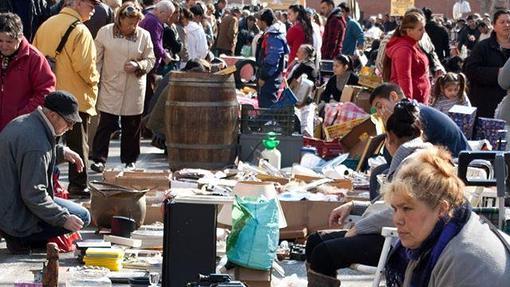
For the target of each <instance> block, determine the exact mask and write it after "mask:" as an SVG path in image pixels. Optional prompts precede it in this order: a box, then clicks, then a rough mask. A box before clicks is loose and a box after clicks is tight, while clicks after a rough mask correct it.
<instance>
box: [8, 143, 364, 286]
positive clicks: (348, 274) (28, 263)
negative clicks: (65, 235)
mask: <svg viewBox="0 0 510 287" xmlns="http://www.w3.org/2000/svg"><path fill="white" fill-rule="evenodd" d="M123 167H124V166H123V164H121V162H120V142H119V141H118V140H112V142H111V144H110V150H109V158H108V162H107V163H106V168H119V169H122V168H123ZM136 167H137V168H143V169H149V170H150V169H168V163H167V160H166V156H165V155H164V153H163V151H162V150H160V149H158V148H155V147H153V146H151V145H150V141H149V140H142V145H141V155H140V157H139V160H138V162H137V163H136ZM59 168H60V169H61V176H60V180H61V181H62V183H63V184H64V186H66V185H67V164H61V165H60V166H59ZM87 168H88V171H89V180H101V179H102V176H101V174H98V173H95V172H94V171H91V170H90V166H88V167H87ZM94 231H95V230H94V229H93V228H87V229H85V230H84V231H82V232H81V233H82V237H84V238H97V235H96V234H95V233H94ZM45 255H46V254H45V253H34V254H32V255H11V254H9V253H8V252H7V249H6V246H5V241H2V242H0V286H13V285H14V283H16V282H32V280H33V278H34V275H33V272H32V270H41V268H42V265H43V262H44V261H45ZM78 264H79V263H78V261H77V259H76V256H75V255H74V254H73V253H65V254H61V255H60V266H61V267H62V268H61V276H60V277H59V282H61V284H64V282H65V278H66V277H67V275H68V273H67V272H66V270H67V268H68V267H72V266H77V265H78ZM280 265H281V266H282V267H283V269H284V270H285V275H284V277H282V276H280V275H279V274H274V275H275V276H276V278H277V279H276V281H279V282H280V283H281V282H282V281H285V282H290V281H293V282H294V284H293V285H286V286H295V287H299V286H306V270H305V267H304V263H303V262H302V261H292V260H286V261H282V262H280ZM294 274H295V275H294ZM338 278H339V279H340V280H341V281H342V286H347V287H361V286H371V282H372V280H373V275H370V274H364V273H361V272H358V271H355V270H351V269H341V270H340V271H339V273H338ZM62 286H64V285H62ZM114 286H128V285H114Z"/></svg>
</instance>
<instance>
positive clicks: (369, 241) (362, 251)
mask: <svg viewBox="0 0 510 287" xmlns="http://www.w3.org/2000/svg"><path fill="white" fill-rule="evenodd" d="M421 127H422V125H421V121H420V118H419V111H418V107H417V106H416V104H414V102H410V101H408V100H403V101H401V102H399V103H397V104H396V105H395V108H394V112H393V114H392V115H391V116H390V117H389V118H388V121H387V123H386V130H387V138H386V147H387V149H388V151H389V153H390V154H391V156H392V158H393V159H392V161H391V164H390V168H389V173H388V177H387V178H388V180H389V181H391V180H392V177H393V175H394V174H396V173H397V172H398V170H399V168H400V166H401V164H402V162H404V160H407V158H409V156H411V155H412V154H413V153H414V152H415V151H417V150H420V149H423V148H428V147H431V146H432V145H431V144H430V143H425V142H424V141H423V138H422V134H423V132H422V128H421ZM349 214H353V215H361V214H363V215H362V219H361V220H360V221H358V222H357V223H356V224H355V225H354V227H352V228H351V229H349V230H348V231H345V230H344V231H338V232H330V233H325V232H317V233H314V234H312V235H310V236H309V237H308V240H307V243H306V259H307V261H308V263H309V264H310V265H309V267H310V268H309V270H308V286H324V287H327V286H339V285H340V281H339V280H337V278H336V275H337V269H340V268H347V267H349V266H350V265H352V264H355V263H357V264H363V265H370V266H377V262H378V260H379V255H380V254H381V250H382V246H383V242H384V237H382V236H381V229H382V228H383V227H385V226H393V224H392V220H391V216H392V210H391V208H389V207H388V206H386V205H385V204H383V203H382V202H380V203H379V202H378V203H377V204H370V202H366V203H365V202H349V203H346V204H343V205H342V206H340V207H338V208H336V209H334V210H333V211H332V212H331V214H330V216H329V225H330V226H332V227H338V224H339V225H340V227H342V226H343V224H344V222H345V219H346V218H347V217H348V216H349Z"/></svg>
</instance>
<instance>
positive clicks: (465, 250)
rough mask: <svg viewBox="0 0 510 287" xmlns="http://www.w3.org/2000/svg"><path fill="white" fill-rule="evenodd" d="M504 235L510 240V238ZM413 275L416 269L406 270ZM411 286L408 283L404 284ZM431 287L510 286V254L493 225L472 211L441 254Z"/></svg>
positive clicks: (431, 279) (432, 276)
mask: <svg viewBox="0 0 510 287" xmlns="http://www.w3.org/2000/svg"><path fill="white" fill-rule="evenodd" d="M503 236H504V237H505V239H506V241H507V242H510V237H508V236H507V235H506V234H503ZM409 265H414V264H409ZM408 269H410V268H409V267H408ZM408 273H409V276H407V275H408ZM411 274H412V270H406V279H407V278H409V277H410V276H411ZM405 281H407V280H405ZM408 286H409V284H407V285H406V282H404V287H408ZM428 286H429V287H447V286H456V287H459V286H462V287H471V286H472V287H479V286H491V287H504V286H510V253H509V252H508V250H506V249H505V246H504V245H503V243H502V242H501V241H500V239H499V238H498V237H497V236H496V234H494V233H493V232H492V231H491V230H490V229H489V226H488V225H487V224H484V223H481V222H480V217H479V216H478V215H476V214H475V213H472V214H471V218H470V219H469V221H468V222H467V223H466V225H464V227H463V228H462V230H461V231H460V233H459V234H457V236H455V237H454V238H453V239H452V240H451V241H450V242H449V243H448V245H446V247H445V249H444V250H443V252H442V253H441V255H440V256H439V259H438V261H437V264H436V266H435V267H434V269H433V270H432V274H431V277H430V282H429V285H428Z"/></svg>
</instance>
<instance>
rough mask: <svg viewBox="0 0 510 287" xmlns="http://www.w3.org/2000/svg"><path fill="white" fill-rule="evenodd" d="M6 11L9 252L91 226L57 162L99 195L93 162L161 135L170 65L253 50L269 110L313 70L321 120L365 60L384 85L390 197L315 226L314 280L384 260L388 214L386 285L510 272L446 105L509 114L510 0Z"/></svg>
mask: <svg viewBox="0 0 510 287" xmlns="http://www.w3.org/2000/svg"><path fill="white" fill-rule="evenodd" d="M461 2H462V1H461ZM0 12H1V14H0V60H1V67H0V68H1V75H0V80H1V86H2V88H1V90H0V97H1V98H0V159H1V160H2V162H4V163H5V167H4V168H3V169H2V170H0V179H1V181H2V182H3V183H4V184H3V185H2V187H1V188H0V192H1V193H2V194H3V195H4V198H5V200H4V201H2V203H1V204H0V211H1V212H2V214H3V216H2V218H1V219H0V232H1V235H2V236H3V237H4V238H5V239H6V241H7V247H8V248H9V250H10V251H11V252H13V253H17V252H24V251H26V250H27V248H30V246H31V245H32V244H36V243H40V242H41V241H45V240H48V239H49V238H52V237H55V236H59V235H61V234H64V233H67V232H70V231H77V230H80V229H81V228H83V227H84V226H87V225H88V224H89V222H90V215H89V214H88V211H86V210H85V209H83V208H81V207H80V206H77V205H75V204H73V203H72V202H71V201H68V200H64V199H60V198H56V197H54V190H53V180H54V174H55V173H56V172H57V171H56V169H57V168H56V164H57V163H59V162H60V161H61V160H67V161H69V186H68V190H69V192H70V194H71V196H88V189H87V183H88V176H87V167H90V169H91V170H92V171H95V172H102V171H103V170H104V168H105V165H106V163H107V161H108V151H109V144H110V139H111V137H112V135H113V134H115V133H116V132H118V131H120V142H121V155H120V157H121V161H122V163H123V164H125V167H126V168H128V169H130V168H134V167H135V163H136V161H137V158H138V156H139V155H140V138H141V137H142V136H146V134H147V133H150V132H151V131H150V130H147V128H146V127H145V124H144V119H145V118H144V117H145V116H147V115H150V114H151V112H152V110H153V109H157V103H161V97H160V96H159V95H161V94H162V93H163V92H162V91H163V90H165V88H166V87H165V85H166V83H168V81H169V77H170V75H171V74H169V72H170V71H176V70H183V71H202V72H203V71H206V70H210V69H211V65H214V64H215V63H219V65H220V66H222V65H224V62H223V61H222V59H221V58H222V57H229V56H241V57H254V58H255V63H256V72H255V75H254V77H255V78H256V97H257V105H258V107H260V108H271V107H273V105H275V103H278V101H280V99H281V97H282V93H281V91H282V89H284V88H286V87H287V88H290V89H291V90H293V91H298V90H299V89H300V87H301V86H302V85H303V84H304V83H307V82H306V80H308V83H309V82H311V83H312V86H313V88H312V89H311V91H309V92H307V93H306V94H305V96H304V98H303V99H301V100H300V102H299V103H298V104H297V108H303V107H304V106H307V105H317V107H318V109H317V110H318V112H317V117H320V116H321V115H323V114H324V107H325V106H326V105H327V104H329V103H335V102H339V101H340V97H341V95H342V92H343V90H344V88H345V87H346V86H347V85H357V84H358V83H359V81H360V77H359V75H358V72H359V71H360V69H361V68H362V67H363V66H372V67H373V71H374V73H375V74H376V75H377V76H379V77H381V78H382V79H383V80H384V82H385V83H382V84H381V85H379V86H378V87H377V88H375V89H374V90H373V91H372V93H371V96H370V105H371V106H372V107H373V108H374V109H375V111H376V113H377V115H378V116H379V117H380V118H381V119H382V121H383V122H384V123H385V129H386V158H387V163H386V164H384V165H382V166H378V167H376V168H374V169H373V170H372V174H371V176H372V178H375V176H376V175H377V174H380V173H386V179H387V181H388V183H389V184H387V185H385V186H384V187H383V188H382V189H383V191H384V195H383V196H384V199H385V200H386V202H387V205H384V206H383V207H380V205H376V204H360V203H359V202H353V203H348V204H345V205H342V206H340V207H338V208H337V209H335V210H334V211H333V212H332V213H331V216H330V218H329V221H330V224H331V225H333V226H336V225H338V224H342V223H343V222H344V220H345V218H346V217H347V215H348V214H350V213H357V214H360V215H361V214H363V216H362V220H360V221H359V222H358V223H356V224H355V225H354V227H352V228H351V229H349V230H348V231H342V232H336V233H330V234H325V233H316V234H313V235H311V236H310V237H309V238H308V242H307V246H306V258H307V266H308V267H309V270H308V279H309V286H339V284H340V282H339V281H338V280H337V279H336V272H337V269H339V268H345V267H348V266H349V265H351V264H353V263H362V264H368V265H376V263H377V261H378V259H379V254H380V252H381V249H382V244H383V238H382V237H381V235H380V231H381V228H382V227H384V226H396V227H397V228H398V231H399V235H400V241H399V243H398V244H397V245H396V246H395V248H394V249H393V251H392V254H391V255H390V259H389V262H388V265H387V268H386V278H387V284H388V286H447V285H448V286H449V285H455V286H457V285H458V286H463V283H466V282H469V284H470V285H473V286H478V285H483V284H484V282H486V280H489V279H490V280H491V282H492V284H493V285H494V286H504V285H505V282H508V280H510V278H509V276H510V275H509V274H510V267H509V265H508V264H506V263H505V262H506V261H508V258H509V256H510V250H509V248H508V243H507V241H508V239H507V237H505V236H503V235H501V234H499V233H498V232H497V231H494V230H492V229H491V227H490V225H489V224H487V223H486V222H484V221H480V219H479V217H478V215H476V214H474V213H473V212H472V210H471V206H470V205H469V203H467V202H466V201H465V200H464V198H463V188H464V186H463V184H462V182H461V181H460V180H459V178H457V177H456V175H455V173H454V168H453V165H452V164H451V160H452V157H456V156H457V155H458V154H459V152H461V151H463V150H469V149H470V147H469V144H468V141H467V138H466V137H465V135H464V134H463V132H462V131H461V129H460V128H459V127H458V126H457V125H456V124H455V122H453V121H452V120H451V119H450V118H449V117H448V116H447V113H448V111H449V110H450V108H451V107H452V106H454V105H465V106H471V105H472V106H474V107H476V108H477V116H479V117H489V118H494V117H495V118H499V119H503V120H507V121H508V120H510V118H509V115H510V97H509V96H507V95H506V94H507V91H508V90H509V89H510V85H509V81H508V79H509V77H510V61H507V60H508V58H509V57H510V11H509V10H499V11H497V12H496V13H495V14H494V15H493V17H492V18H491V17H490V15H486V14H484V15H483V16H480V15H478V14H476V13H473V14H469V15H466V16H467V17H466V18H465V19H464V18H462V17H463V14H462V13H461V16H460V17H457V19H455V20H452V19H448V18H445V17H439V16H434V14H433V11H431V10H430V9H428V8H424V9H421V10H420V9H410V10H408V11H407V12H406V13H405V15H402V16H401V17H393V16H389V15H384V16H382V15H374V16H370V17H368V18H367V19H364V20H363V21H358V20H356V19H355V18H354V17H353V15H351V14H352V13H351V7H349V5H347V4H346V3H341V4H340V5H338V6H337V5H336V4H335V2H334V1H333V0H322V1H321V2H320V10H319V11H315V10H314V9H311V8H305V7H303V6H302V5H298V4H295V5H291V6H289V7H288V9H287V10H286V11H273V10H272V9H270V8H264V7H262V6H260V5H259V6H246V7H239V6H234V5H229V3H228V2H227V0H218V1H217V2H215V3H211V2H202V1H195V0H186V1H185V2H182V3H181V2H180V1H169V0H160V1H158V0H143V1H141V0H138V1H137V0H129V1H120V0H105V1H99V0H59V1H42V0H41V1H37V0H33V1H25V0H24V1H10V0H9V1H2V2H1V4H0ZM327 64H330V65H331V66H330V67H331V68H330V70H328V71H325V70H324V69H325V68H324V67H326V66H328V65H327ZM326 70H327V69H326ZM326 72H327V73H326ZM326 74H327V76H325V75H326ZM317 91H321V92H317ZM96 115H97V118H98V119H99V120H98V126H97V129H95V130H93V131H91V130H90V122H91V119H94V118H96ZM149 121H150V119H149ZM302 124H303V123H302ZM507 127H508V125H507ZM152 132H153V136H154V137H156V138H157V137H158V135H159V136H160V133H161V131H160V130H156V129H153V130H152ZM89 137H91V139H92V141H90V142H91V143H92V144H91V147H90V149H89ZM60 140H61V141H62V142H63V143H65V146H64V145H61V144H60V143H59V142H60ZM160 145H162V146H164V140H163V143H160ZM438 145H439V146H442V147H444V148H438V147H436V146H438ZM89 161H90V165H89ZM370 189H371V190H370V197H371V199H372V200H375V199H377V198H380V197H381V193H380V191H379V189H380V187H379V185H378V183H377V182H376V181H374V180H371V186H370ZM365 209H366V210H365ZM482 233H483V234H484V237H483V238H484V239H483V240H482V241H478V240H475V237H476V236H478V234H482ZM458 260H462V262H464V264H468V265H469V266H473V270H475V269H476V270H477V272H472V271H470V270H472V269H469V268H468V269H466V268H464V267H462V266H463V265H462V264H455V263H454V262H456V261H457V262H458ZM473 282H476V283H473ZM469 284H468V285H469Z"/></svg>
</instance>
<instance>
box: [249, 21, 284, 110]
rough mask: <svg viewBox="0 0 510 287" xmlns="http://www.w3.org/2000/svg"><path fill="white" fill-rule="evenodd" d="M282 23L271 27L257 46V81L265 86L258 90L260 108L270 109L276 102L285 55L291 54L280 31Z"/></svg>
mask: <svg viewBox="0 0 510 287" xmlns="http://www.w3.org/2000/svg"><path fill="white" fill-rule="evenodd" d="M280 25H281V24H280V23H276V24H274V25H272V26H271V27H269V28H268V29H267V31H266V32H265V33H264V35H263V36H262V37H260V40H259V43H258V45H257V66H258V70H257V79H258V80H263V81H264V85H262V86H261V87H259V89H258V101H259V107H261V108H268V107H270V106H271V105H272V104H273V103H274V102H276V94H277V92H278V88H279V87H280V85H281V82H282V72H283V69H284V67H285V55H286V54H288V53H289V47H288V46H287V40H286V39H285V36H284V35H283V33H282V32H281V30H280V27H279V26H280Z"/></svg>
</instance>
